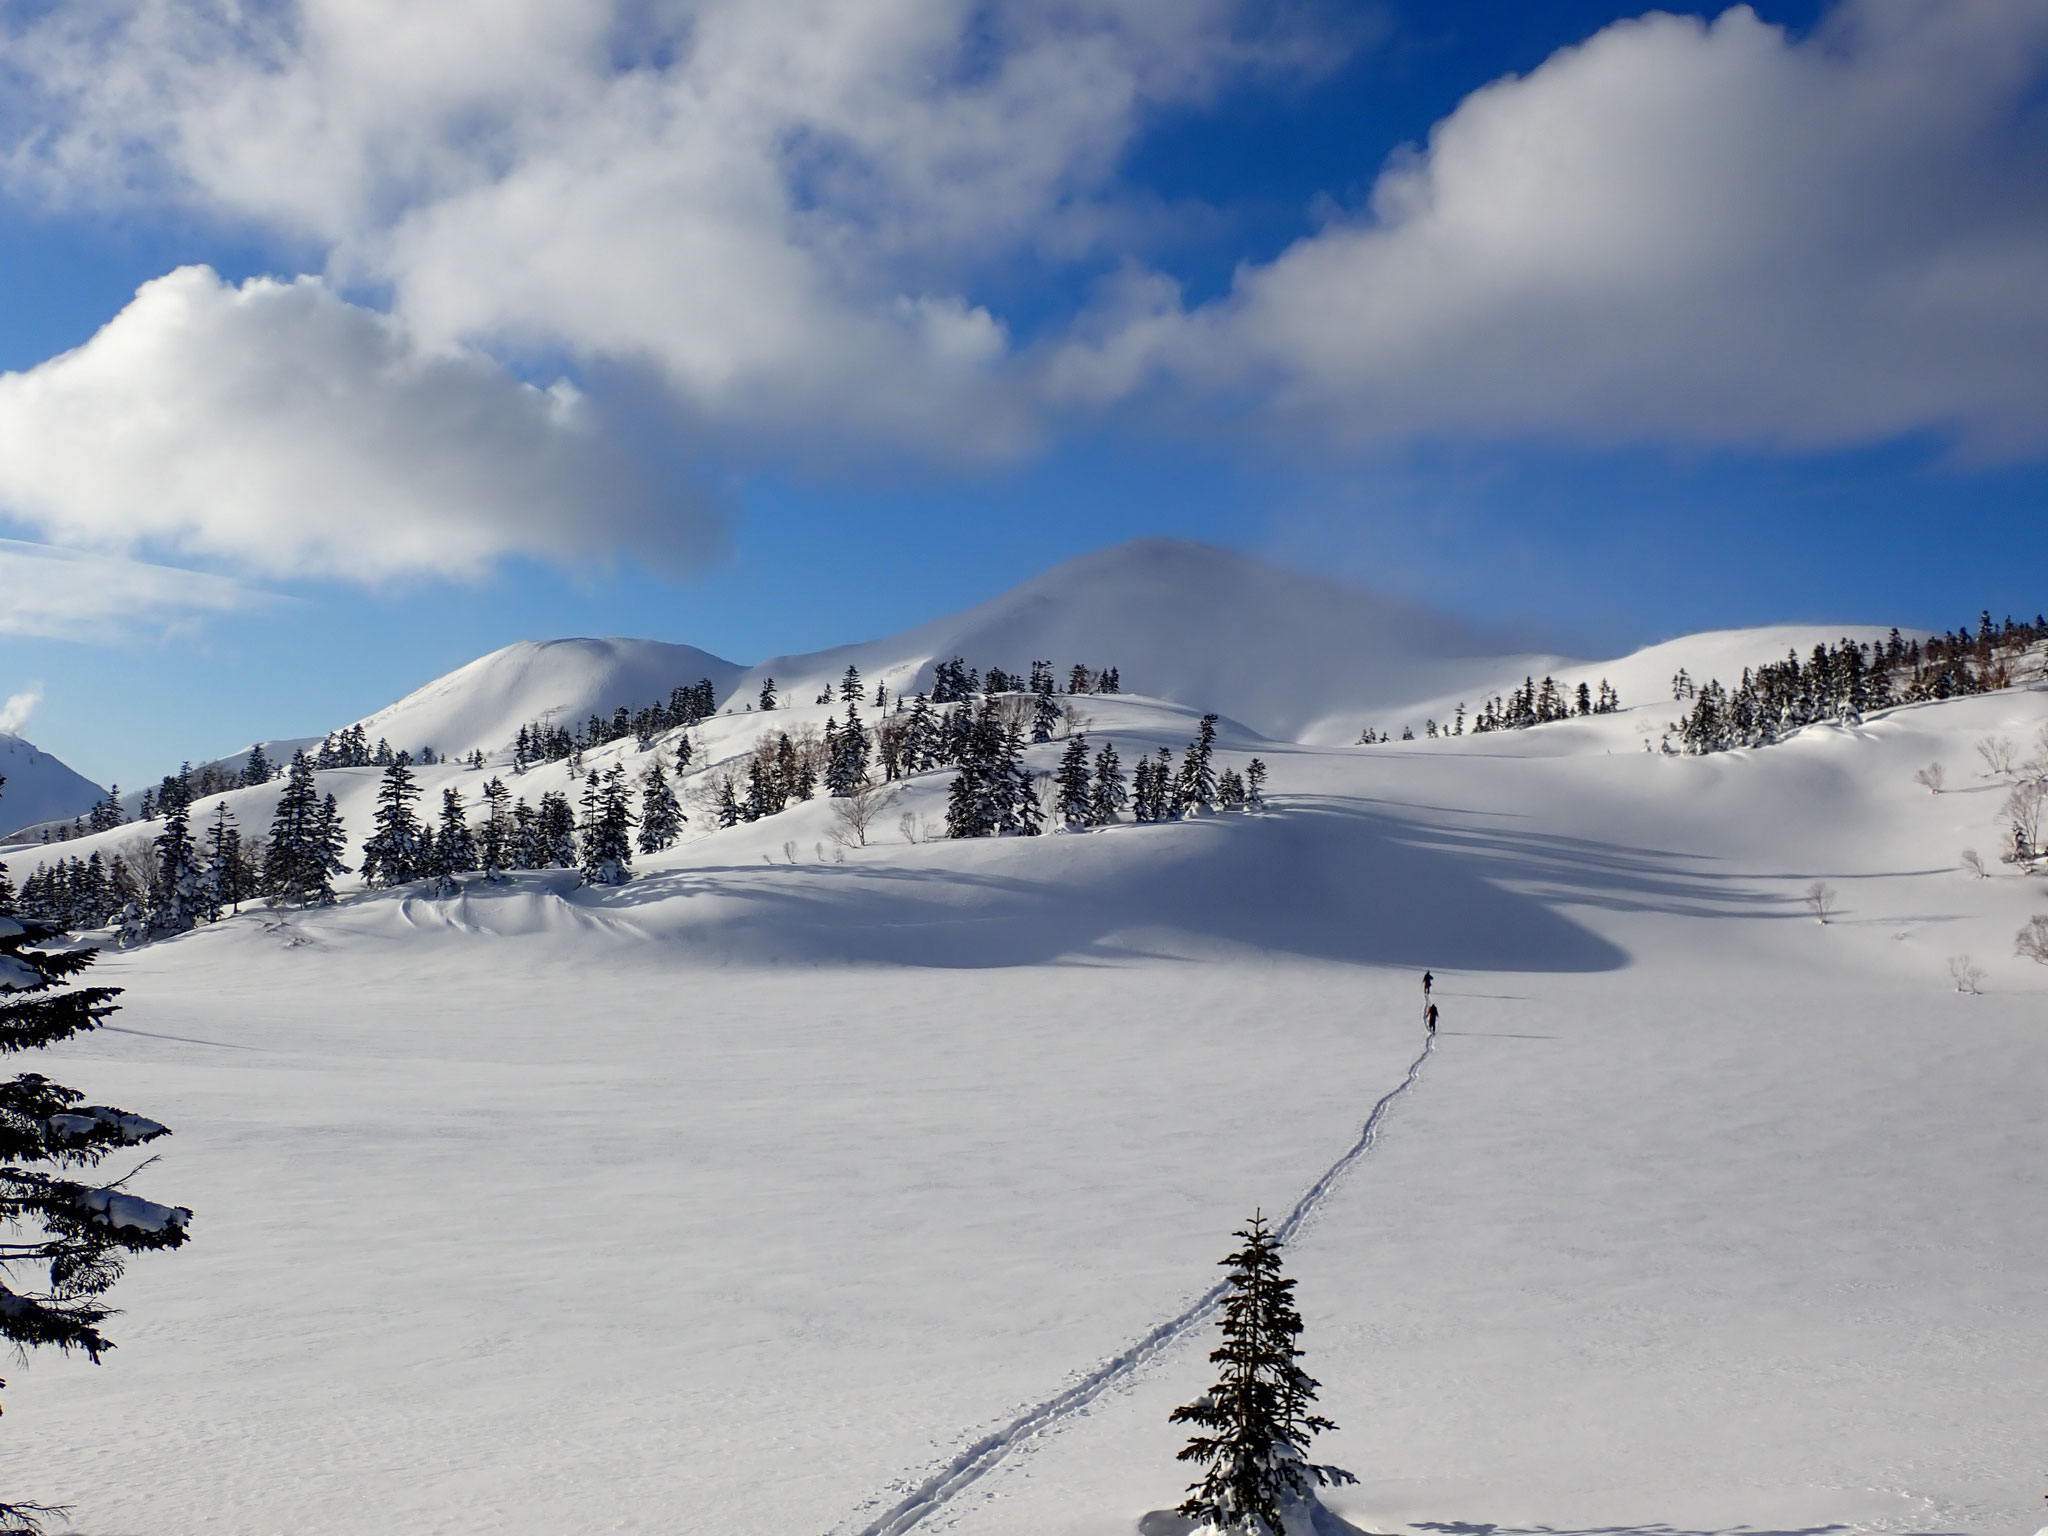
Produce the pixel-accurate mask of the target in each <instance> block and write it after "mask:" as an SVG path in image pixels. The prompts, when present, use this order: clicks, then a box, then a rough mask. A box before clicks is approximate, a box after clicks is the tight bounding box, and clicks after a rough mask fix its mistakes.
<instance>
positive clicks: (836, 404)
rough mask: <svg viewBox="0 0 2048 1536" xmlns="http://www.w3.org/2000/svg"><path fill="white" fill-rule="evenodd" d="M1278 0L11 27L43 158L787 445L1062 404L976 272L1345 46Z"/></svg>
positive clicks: (1068, 222)
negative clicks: (1043, 395)
mask: <svg viewBox="0 0 2048 1536" xmlns="http://www.w3.org/2000/svg"><path fill="white" fill-rule="evenodd" d="M1261 9H1262V8H1260V7H1257V6H1254V5H1252V4H1251V3H1250V0H1053V3H1050V4H1048V3H1046V0H998V3H994V4H989V3H978V0H793V3H787V4H776V5H761V4H758V3H754V0H693V3H658V4H652V5H648V4H639V3H625V0H619V3H612V0H511V3H504V0H491V3H488V4H486V3H482V0H469V3H457V0H446V3H441V4H437V5H433V6H421V5H419V4H417V3H416V0H298V3H287V4H280V5H275V6H268V5H266V6H242V5H233V4H229V3H227V0H139V3H122V4H118V5H116V4H114V3H113V0H104V3H94V0H81V3H79V4H75V5H74V4H67V5H64V6H58V7H53V8H48V9H47V10H46V11H45V12H44V14H43V15H42V16H41V17H39V18H37V19H35V20H34V21H32V22H30V23H28V24H26V25H23V26H19V27H17V28H16V29H15V31H14V32H13V34H12V36H11V37H7V38H5V40H4V42H0V58H4V60H5V61H6V63H8V64H9V65H11V66H12V68H13V71H14V73H15V75H16V77H17V81H18V83H19V85H20V87H21V88H20V90H19V91H18V92H17V93H16V95H15V98H14V101H13V105H12V107H11V118H12V120H13V122H14V123H15V125H16V127H17V129H18V131H19V136H18V138H17V140H16V151H15V155H14V157H13V161H12V172H13V176H14V179H15V182H16V184H17V185H20V186H31V187H37V188H40V189H41V190H42V191H43V192H44V193H45V194H46V195H49V196H52V197H56V198H59V199H65V200H79V199H85V200H92V199H100V200H105V199H108V198H124V197H134V196H157V197H169V198H173V199H176V200H180V201H183V202H185V203H188V204H191V205H195V206H197V207H199V208H200V209H202V210H203V211H205V212H208V213H211V214H217V215H221V214H224V215H227V216H229V217H232V218H235V219H253V220H255V221H258V222H259V223H262V224H264V225H268V226H271V227H275V228H280V229H283V230H286V231H288V232H290V233H292V234H294V235H298V236H302V237H305V238H308V239H311V240H313V241H315V242H317V243H319V244H321V245H323V246H324V247H325V248H326V249H327V251H328V252H329V255H330V263H331V265H330V270H331V271H332V272H333V273H334V274H336V275H338V276H340V277H341V278H343V279H344V280H346V281H348V282H350V283H354V282H358V281H361V282H367V283H371V284H375V285H378V286H380V287H384V288H388V290H389V291H390V293H391V294H392V296H393V303H394V309H395V313H396V314H397V315H399V316H400V317H401V318H402V319H403V321H404V322H405V323H406V325H407V326H408V327H409V328H410V329H411V331H412V332H413V333H414V334H415V335H417V336H418V337H420V338H422V340H423V342H424V343H425V344H426V345H429V346H436V347H438V346H443V345H448V344H456V343H461V344H470V345H479V346H484V347H491V348H504V347H519V346H527V345H530V346H534V347H538V348H543V349H564V350H566V351H568V352H569V353H571V354H573V355H575V356H576V357H578V358H580V359H583V360H586V361H595V360H603V361H610V362H618V361H624V362H628V363H633V364H652V365H653V366H654V367H655V368H657V369H658V370H659V371H660V373H661V374H662V376H663V377H664V379H665V381H666V383H667V385H668V386H669V388H670V389H671V390H672V391H673V393H674V395H675V397H676V398H677V399H678V400H679V401H680V402H681V403H682V404H683V405H685V406H686V407H687V408H688V410H689V411H690V413H691V414H692V415H693V416H695V417H696V418H698V419H699V420H701V421H703V422H705V423H707V424H709V425H710V426H711V427H713V428H714V429H717V430H721V431H738V432H740V433H743V434H750V433H754V432H757V431H758V432H761V433H764V434H766V435H767V436H768V438H769V439H770V440H771V441H772V442H773V443H774V444H775V445H776V446H777V447H784V446H786V445H787V444H788V443H789V442H791V441H801V442H803V443H804V444H805V445H806V446H810V445H813V444H816V443H817V442H818V441H819V440H820V435H821V434H822V435H823V436H824V437H827V438H830V439H834V440H837V441H839V442H840V443H842V444H860V445H865V444H881V445H884V446H892V445H902V444H906V443H908V444H912V445H916V446H919V447H922V448H925V449H930V450H933V451H936V452H939V453H941V454H946V455H959V454H967V455H991V454H993V455H1003V454H1008V453H1012V452H1015V451H1017V450H1018V449H1019V448H1020V447H1021V446H1023V445H1025V444H1027V443H1028V442H1029V441H1030V440H1031V438H1032V425H1033V417H1034V411H1033V407H1032V403H1031V402H1030V400H1029V399H1028V398H1027V393H1026V381H1025V380H1023V379H1022V378H1021V377H1020V376H1019V375H1018V372H1017V370H1014V369H1006V368H1005V367H1004V366H1003V365H1004V362H1005V359H1006V356H1007V353H1008V347H1009V343H1008V339H1007V335H1006V332H1005V329H1004V327H1003V325H1002V324H1001V323H1000V321H999V320H998V319H997V318H996V317H995V316H994V315H992V314H991V312H990V311H989V310H988V308H987V307H986V306H984V305H982V304H980V303H977V302H976V301H975V300H974V299H973V298H972V296H971V295H970V294H969V293H968V292H967V291H966V285H967V284H968V283H970V282H971V280H972V277H973V275H974V274H975V273H977V272H978V271H980V270H981V269H982V268H983V267H984V266H985V265H986V264H987V263H990V262H1002V261H1011V260H1014V259H1015V258H1016V257H1017V256H1018V255H1019V254H1020V253H1024V254H1028V253H1031V252H1034V251H1043V252H1050V253H1056V255H1057V258H1058V259H1067V258H1072V257H1076V256H1081V255H1086V254H1088V253H1090V252H1091V251H1095V250H1097V249H1099V247H1100V243H1101V242H1102V241H1104V240H1105V239H1109V238H1114V237H1116V236H1117V235H1118V234H1119V232H1127V231H1128V229H1129V227H1130V215H1129V213H1128V211H1127V210H1123V209H1121V208H1119V207H1117V206H1116V203H1117V196H1116V194H1115V192H1114V190H1113V189H1114V182H1115V176H1116V169H1117V158H1118V156H1119V154H1120V153H1121V151H1122V150H1123V148H1124V147H1125V146H1126V145H1127V144H1128V143H1129V142H1130V140H1131V138H1132V136H1133V134H1134V133H1135V132H1136V131H1137V129H1138V127H1139V126H1140V124H1141V123H1142V122H1143V121H1144V119H1145V116H1146V114H1147V112H1148V111H1150V110H1152V109H1153V108H1155V107H1157V106H1158V105H1160V104H1162V103H1170V102H1186V101H1191V100H1200V99H1202V98H1204V97H1205V96H1207V95H1209V94H1210V93H1212V92H1214V91H1215V90H1216V89H1217V88H1218V87H1219V85H1221V84H1222V83H1223V82H1225V81H1227V80H1235V79H1241V78H1243V77H1244V75H1245V74H1246V73H1247V72H1254V71H1262V70H1275V69H1279V70H1305V69H1310V68H1314V67H1327V66H1328V65H1329V64H1330V63H1333V62H1334V61H1335V59H1336V58H1337V57H1339V56H1340V55H1341V48H1340V47H1336V46H1332V47H1326V48H1324V49H1322V50H1321V51H1320V52H1318V50H1317V49H1316V48H1315V47H1314V46H1313V44H1314V43H1315V42H1317V41H1319V40H1322V41H1327V39H1318V38H1317V36H1316V35H1315V34H1314V33H1312V32H1311V31H1309V30H1307V29H1306V28H1304V27H1302V26H1299V25H1295V26H1293V27H1292V28H1291V29H1290V28H1289V27H1287V26H1276V25H1275V24H1273V23H1271V22H1270V20H1268V21H1263V22H1261V21H1257V20H1256V17H1257V15H1258V14H1259V13H1260V11H1261Z"/></svg>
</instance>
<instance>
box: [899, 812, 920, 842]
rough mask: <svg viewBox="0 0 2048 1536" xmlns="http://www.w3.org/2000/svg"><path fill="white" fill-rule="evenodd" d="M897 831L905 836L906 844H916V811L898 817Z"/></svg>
mask: <svg viewBox="0 0 2048 1536" xmlns="http://www.w3.org/2000/svg"><path fill="white" fill-rule="evenodd" d="M896 830H897V831H898V832H901V833H902V834H903V841H905V842H906V843H914V842H916V841H917V813H916V812H915V811H905V812H904V813H903V814H902V815H901V816H898V817H897V818H896Z"/></svg>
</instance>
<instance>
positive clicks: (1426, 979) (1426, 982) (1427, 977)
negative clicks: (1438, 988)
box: [1422, 971, 1436, 1003]
mask: <svg viewBox="0 0 2048 1536" xmlns="http://www.w3.org/2000/svg"><path fill="white" fill-rule="evenodd" d="M1435 980H1436V977H1434V976H1432V975H1431V974H1430V973H1429V972H1428V971H1424V972H1423V973H1422V1000H1423V1001H1424V1002H1425V1003H1426V1002H1428V1001H1429V988H1430V983H1432V982H1433V981H1435Z"/></svg>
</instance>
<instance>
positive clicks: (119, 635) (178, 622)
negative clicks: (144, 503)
mask: <svg viewBox="0 0 2048 1536" xmlns="http://www.w3.org/2000/svg"><path fill="white" fill-rule="evenodd" d="M276 602H279V598H276V596H272V594H268V592H260V590H256V588H250V586H244V584H242V582H233V580H229V578H225V575H211V573H207V571H186V569H180V567H176V565H152V563H147V561H137V559H125V557H121V555H100V553H92V551H78V549H53V547H51V545H29V543H20V541H16V539H0V635H16V637H23V639H68V641H119V639H131V637H135V635H137V633H143V631H172V629H182V627H186V625H190V623H193V618H195V616H203V614H217V612H246V610H254V608H264V606H272V604H276Z"/></svg>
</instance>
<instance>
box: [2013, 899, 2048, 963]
mask: <svg viewBox="0 0 2048 1536" xmlns="http://www.w3.org/2000/svg"><path fill="white" fill-rule="evenodd" d="M2012 952H2013V953H2014V954H2016V955H2024V956H2025V957H2026V958H2027V959H2029V960H2038V961H2040V962H2041V964H2043V965H2048V912H2044V913H2040V914H2038V915H2036V916H2034V917H2030V918H2028V919H2027V926H2026V927H2024V928H2022V929H2021V930H2020V931H2019V932H2018V933H2017V934H2015V935H2014V936H2013V941H2012Z"/></svg>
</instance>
